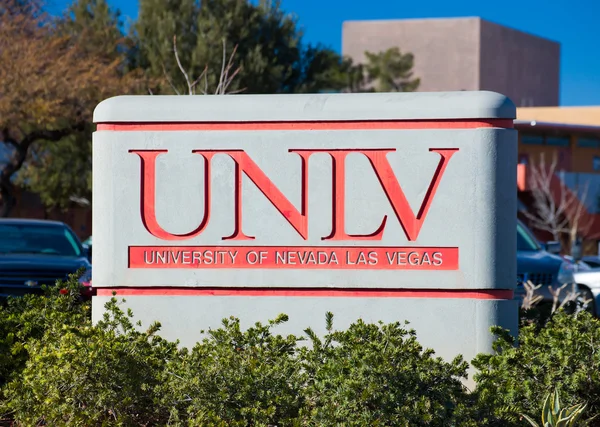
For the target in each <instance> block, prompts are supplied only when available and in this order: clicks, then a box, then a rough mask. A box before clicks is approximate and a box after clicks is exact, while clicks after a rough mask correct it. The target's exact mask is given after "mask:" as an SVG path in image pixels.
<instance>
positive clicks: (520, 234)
mask: <svg viewBox="0 0 600 427" xmlns="http://www.w3.org/2000/svg"><path fill="white" fill-rule="evenodd" d="M541 249H542V248H541V247H540V245H539V244H538V242H537V241H536V240H535V238H534V237H533V236H532V235H531V234H530V233H529V232H528V231H527V230H526V229H525V227H523V226H522V225H521V224H519V223H517V250H518V251H526V252H536V251H539V250H541Z"/></svg>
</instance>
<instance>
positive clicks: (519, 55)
mask: <svg viewBox="0 0 600 427" xmlns="http://www.w3.org/2000/svg"><path fill="white" fill-rule="evenodd" d="M394 46H397V47H399V48H400V50H401V51H402V52H412V53H413V54H414V55H415V69H414V71H415V76H417V77H420V78H421V86H420V88H419V91H423V92H429V91H457V90H491V91H494V92H499V93H502V94H504V95H506V96H508V97H509V98H510V99H511V100H512V101H513V102H514V103H515V104H516V105H517V106H520V105H534V106H548V105H558V102H559V69H560V45H559V44H558V43H555V42H553V41H550V40H547V39H543V38H541V37H536V36H533V35H530V34H527V33H524V32H521V31H517V30H513V29H511V28H507V27H503V26H500V25H497V24H493V23H491V22H487V21H484V20H482V19H480V18H476V17H475V18H452V19H416V20H389V21H351V22H344V24H343V30H342V53H343V54H344V55H347V56H349V57H351V58H352V59H354V60H355V61H358V62H362V61H364V52H365V51H372V52H379V51H382V50H386V49H388V48H390V47H394Z"/></svg>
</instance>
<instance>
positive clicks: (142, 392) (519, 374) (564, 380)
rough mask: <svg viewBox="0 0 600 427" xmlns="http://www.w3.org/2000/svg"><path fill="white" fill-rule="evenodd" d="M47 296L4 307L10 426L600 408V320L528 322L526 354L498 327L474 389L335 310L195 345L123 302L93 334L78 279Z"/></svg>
mask: <svg viewBox="0 0 600 427" xmlns="http://www.w3.org/2000/svg"><path fill="white" fill-rule="evenodd" d="M45 292H46V293H45V295H43V296H27V297H24V298H11V299H9V300H8V302H7V303H6V305H5V306H4V307H2V308H0V380H1V381H2V384H1V390H0V425H2V422H3V421H2V418H3V417H2V415H3V416H4V417H5V418H8V419H11V420H14V422H15V425H17V426H30V425H81V426H112V425H118V426H147V425H169V426H197V425H218V426H276V425H278V426H286V425H288V426H309V425H348V426H362V425H369V426H371V425H373V426H377V425H386V426H387V425H399V426H461V427H462V426H465V427H475V426H522V425H525V424H524V423H526V419H525V418H524V416H522V415H521V414H524V415H525V416H527V417H529V418H531V419H539V418H540V414H541V413H542V411H543V404H544V401H545V398H546V397H547V395H548V394H549V393H551V392H552V391H554V390H558V391H560V393H561V395H562V397H563V400H564V405H565V407H576V405H578V404H580V403H581V402H586V404H587V406H586V407H585V409H586V413H585V417H588V416H592V415H594V414H598V413H600V370H599V369H598V368H600V352H598V351H597V350H598V347H599V343H600V321H598V320H597V319H594V318H592V317H591V316H590V315H589V314H588V313H585V312H580V313H576V314H567V313H564V312H558V313H555V314H553V315H552V316H551V317H550V320H549V321H547V323H546V319H544V321H543V322H542V323H539V322H537V320H536V317H535V316H531V317H529V318H528V319H525V320H524V323H523V324H524V325H527V326H523V327H522V329H521V331H520V337H519V345H518V346H516V343H515V342H514V341H513V339H512V338H511V336H510V335H509V334H508V333H507V332H506V331H503V330H501V329H499V328H495V329H494V333H496V335H497V340H496V342H495V344H494V347H495V354H493V355H479V356H477V358H476V359H475V360H474V361H473V365H474V367H476V368H477V369H478V370H479V373H478V374H477V375H476V381H477V383H478V387H477V389H476V391H475V392H474V393H468V392H467V391H466V390H465V388H464V387H463V385H462V383H461V380H462V379H464V378H465V377H466V373H467V368H468V364H467V363H466V362H464V361H463V360H462V359H461V358H460V357H459V358H456V359H455V360H453V361H451V362H446V361H443V360H441V359H440V358H437V357H435V355H434V353H433V352H432V351H431V350H427V349H424V348H422V347H421V346H420V345H419V343H418V341H417V338H416V335H415V332H414V331H412V330H409V329H407V327H406V326H404V325H401V324H400V323H392V324H382V323H379V324H367V323H364V322H362V321H357V322H355V323H354V324H352V325H351V326H350V327H349V328H347V329H345V330H341V331H334V329H333V325H332V322H333V318H332V316H331V314H328V316H327V318H326V326H327V333H326V334H325V335H324V336H323V337H318V336H317V335H316V334H315V333H314V332H313V331H312V330H310V329H308V330H306V331H305V335H306V337H304V338H298V337H296V336H293V335H289V336H281V335H278V334H275V333H274V328H275V327H277V326H278V325H280V324H281V323H283V322H285V321H286V320H287V317H286V316H284V315H281V316H280V317H279V318H277V319H275V320H273V321H271V322H269V323H268V324H266V325H263V324H260V323H257V324H255V325H253V326H252V327H250V328H248V329H246V330H242V328H241V326H240V322H239V321H238V320H237V319H235V318H230V319H225V320H223V324H222V326H221V327H220V328H218V329H215V330H209V331H208V332H207V333H206V335H205V338H204V339H203V340H202V341H201V342H199V343H198V344H196V345H195V346H194V347H193V348H191V349H190V350H187V349H183V348H179V347H178V343H177V342H169V341H167V340H164V339H161V338H160V337H159V336H158V335H157V333H158V332H159V327H160V325H158V324H154V325H151V326H150V328H149V329H148V330H143V329H141V327H140V326H141V325H139V324H137V325H134V323H133V320H132V318H133V313H131V312H127V313H124V312H123V311H122V310H121V309H120V306H119V303H118V301H117V300H116V299H115V298H113V299H111V301H110V302H109V303H108V304H107V305H106V309H107V311H106V314H105V316H104V318H103V320H102V321H100V322H99V323H97V324H96V325H92V323H91V318H90V304H89V302H86V301H82V300H81V299H80V298H79V295H80V286H79V283H78V282H77V276H75V275H74V276H72V277H71V278H70V279H69V280H68V281H67V282H65V283H60V284H59V286H58V287H51V288H48V289H46V291H45ZM199 329H200V325H199ZM306 338H308V339H306ZM594 423H596V424H594ZM591 425H592V426H593V425H596V426H600V421H599V420H598V419H595V420H594V421H593V422H592V424H591Z"/></svg>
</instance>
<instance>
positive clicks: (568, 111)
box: [517, 106, 600, 126]
mask: <svg viewBox="0 0 600 427" xmlns="http://www.w3.org/2000/svg"><path fill="white" fill-rule="evenodd" d="M517 120H528V121H537V122H553V123H564V124H570V125H583V126H600V107H599V106H592V107H527V108H517Z"/></svg>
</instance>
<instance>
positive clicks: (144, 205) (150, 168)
mask: <svg viewBox="0 0 600 427" xmlns="http://www.w3.org/2000/svg"><path fill="white" fill-rule="evenodd" d="M129 152H130V153H134V154H137V155H138V156H139V157H140V159H141V161H142V162H141V190H140V210H141V212H140V214H141V217H142V223H143V224H144V227H146V230H148V232H149V233H150V234H152V235H153V236H154V237H158V238H159V239H163V240H186V239H191V238H193V237H196V236H198V235H199V234H200V233H202V232H203V231H204V229H205V228H206V226H207V224H208V220H209V218H210V159H208V158H207V157H206V156H204V155H202V158H203V160H204V217H203V218H202V221H201V222H200V225H199V226H198V227H197V228H196V229H195V230H193V231H190V232H189V233H185V234H173V233H169V232H168V231H165V230H164V229H163V228H162V227H161V226H160V225H159V224H158V221H157V220H156V158H157V157H158V156H160V155H161V154H163V153H167V152H168V150H129Z"/></svg>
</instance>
